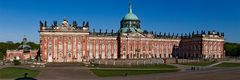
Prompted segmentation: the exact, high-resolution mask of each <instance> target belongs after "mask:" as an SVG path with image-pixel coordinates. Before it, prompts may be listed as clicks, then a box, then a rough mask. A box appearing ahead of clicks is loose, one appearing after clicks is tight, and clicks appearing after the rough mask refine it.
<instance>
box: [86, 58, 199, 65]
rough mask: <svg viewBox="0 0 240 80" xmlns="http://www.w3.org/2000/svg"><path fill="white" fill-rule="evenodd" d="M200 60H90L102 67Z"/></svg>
mask: <svg viewBox="0 0 240 80" xmlns="http://www.w3.org/2000/svg"><path fill="white" fill-rule="evenodd" d="M198 61H200V60H190V59H130V60H123V59H118V60H92V61H91V62H92V63H93V64H104V65H147V64H176V63H189V62H198Z"/></svg>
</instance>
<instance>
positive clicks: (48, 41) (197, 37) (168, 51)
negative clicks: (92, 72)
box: [39, 3, 225, 62]
mask: <svg viewBox="0 0 240 80" xmlns="http://www.w3.org/2000/svg"><path fill="white" fill-rule="evenodd" d="M140 23H141V21H140V19H139V18H138V17H137V16H136V15H135V14H134V13H133V10H132V4H131V3H130V5H129V11H128V13H127V14H126V15H125V16H124V17H123V18H122V20H121V22H120V29H119V30H118V31H117V32H114V31H113V30H111V31H107V30H106V31H102V30H100V31H98V32H97V31H95V29H93V31H92V32H90V30H89V29H90V24H89V22H83V24H82V25H81V26H79V25H78V24H77V22H76V21H73V22H72V24H69V22H68V20H67V19H64V20H63V21H62V23H61V25H58V23H57V21H54V22H53V24H52V25H51V26H49V25H47V22H46V21H45V22H42V21H40V30H39V33H40V48H41V58H42V60H43V61H44V62H87V61H90V60H94V59H95V60H98V59H99V60H100V59H149V58H214V59H217V58H223V57H224V56H225V54H224V48H223V46H224V33H220V32H216V31H208V32H205V31H201V32H198V31H197V32H192V33H185V34H181V35H179V34H170V33H154V32H148V31H146V30H142V29H141V24H140Z"/></svg>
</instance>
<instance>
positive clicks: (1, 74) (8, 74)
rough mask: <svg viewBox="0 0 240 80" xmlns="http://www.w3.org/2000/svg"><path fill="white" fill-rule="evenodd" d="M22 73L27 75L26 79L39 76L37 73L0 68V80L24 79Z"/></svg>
mask: <svg viewBox="0 0 240 80" xmlns="http://www.w3.org/2000/svg"><path fill="white" fill-rule="evenodd" d="M24 73H28V77H36V76H37V75H38V74H39V71H37V70H30V69H24V68H15V67H7V68H2V69H0V79H6V78H11V79H15V78H20V77H24Z"/></svg>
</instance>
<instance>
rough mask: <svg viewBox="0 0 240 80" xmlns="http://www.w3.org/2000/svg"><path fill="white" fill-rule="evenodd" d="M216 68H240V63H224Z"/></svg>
mask: <svg viewBox="0 0 240 80" xmlns="http://www.w3.org/2000/svg"><path fill="white" fill-rule="evenodd" d="M214 67H240V63H222V64H219V65H216V66H214Z"/></svg>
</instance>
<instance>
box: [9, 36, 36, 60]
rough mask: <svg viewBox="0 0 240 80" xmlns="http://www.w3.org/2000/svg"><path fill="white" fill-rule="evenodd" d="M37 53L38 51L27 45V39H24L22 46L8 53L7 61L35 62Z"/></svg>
mask: <svg viewBox="0 0 240 80" xmlns="http://www.w3.org/2000/svg"><path fill="white" fill-rule="evenodd" d="M37 53H38V50H37V49H31V46H29V45H27V38H26V37H24V38H23V40H22V42H21V45H20V46H18V48H17V49H15V50H7V51H6V61H7V62H12V61H13V60H19V61H21V62H23V61H28V60H34V59H36V56H37Z"/></svg>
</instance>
